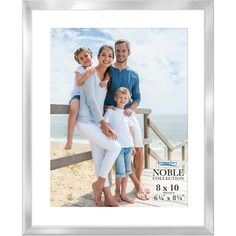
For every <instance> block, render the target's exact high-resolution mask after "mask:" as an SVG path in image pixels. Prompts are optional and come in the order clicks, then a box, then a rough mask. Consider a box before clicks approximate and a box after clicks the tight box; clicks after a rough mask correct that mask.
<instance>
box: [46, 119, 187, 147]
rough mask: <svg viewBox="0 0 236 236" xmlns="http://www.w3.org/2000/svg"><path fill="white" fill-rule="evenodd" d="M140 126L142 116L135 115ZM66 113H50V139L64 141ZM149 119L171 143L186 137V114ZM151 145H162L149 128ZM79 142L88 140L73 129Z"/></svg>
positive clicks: (141, 125)
mask: <svg viewBox="0 0 236 236" xmlns="http://www.w3.org/2000/svg"><path fill="white" fill-rule="evenodd" d="M137 118H138V121H139V124H140V127H141V129H142V132H143V116H142V115H137ZM67 119H68V116H67V115H51V130H50V131H51V141H59V142H66V135H67ZM150 119H151V120H152V121H153V122H154V123H155V125H156V126H157V128H158V129H159V130H160V131H161V132H162V134H164V135H165V137H166V138H167V139H168V140H169V141H170V143H172V144H177V143H180V142H181V141H184V140H187V139H188V116H187V115H150ZM149 133H150V138H151V139H152V145H153V146H156V147H163V143H162V142H161V140H160V139H159V138H158V137H157V136H156V135H155V134H154V133H153V132H152V131H151V130H150V132H149ZM73 141H74V142H75V143H76V142H80V143H88V141H87V140H86V139H85V138H84V137H83V136H81V135H80V134H79V132H78V131H77V130H76V129H75V131H74V140H73Z"/></svg>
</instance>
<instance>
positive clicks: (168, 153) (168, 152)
mask: <svg viewBox="0 0 236 236" xmlns="http://www.w3.org/2000/svg"><path fill="white" fill-rule="evenodd" d="M171 154H172V151H171V150H170V148H169V147H167V160H168V161H169V160H171Z"/></svg>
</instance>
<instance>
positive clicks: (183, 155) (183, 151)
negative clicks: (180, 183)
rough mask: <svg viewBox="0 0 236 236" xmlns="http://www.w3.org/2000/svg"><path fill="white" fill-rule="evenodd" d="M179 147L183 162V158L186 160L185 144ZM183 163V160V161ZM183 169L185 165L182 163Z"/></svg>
mask: <svg viewBox="0 0 236 236" xmlns="http://www.w3.org/2000/svg"><path fill="white" fill-rule="evenodd" d="M181 149H182V162H184V161H185V160H186V146H185V145H183V146H182V147H181ZM184 163H185V162H184ZM183 169H184V171H185V170H186V165H185V164H184V166H183Z"/></svg>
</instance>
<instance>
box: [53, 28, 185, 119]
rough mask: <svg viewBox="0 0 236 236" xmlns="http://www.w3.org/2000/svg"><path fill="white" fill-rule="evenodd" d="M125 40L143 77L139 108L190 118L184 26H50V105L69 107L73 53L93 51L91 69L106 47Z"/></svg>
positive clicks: (132, 62) (132, 64)
mask: <svg viewBox="0 0 236 236" xmlns="http://www.w3.org/2000/svg"><path fill="white" fill-rule="evenodd" d="M117 39H127V40H128V41H129V42H130V46H131V55H130V56H129V58H128V66H130V67H131V68H132V69H134V70H135V71H136V72H137V73H138V75H139V78H140V91H141V102H140V105H139V107H142V108H151V109H152V114H187V85H188V84H187V43H188V42H187V29H182V28H173V29H169V28H168V29H166V28H130V29H129V28H120V29H119V28H87V29H86V28H52V29H51V103H52V104H68V102H69V100H70V93H71V91H72V89H73V85H74V71H75V69H76V68H77V66H78V63H77V62H76V61H75V60H74V56H73V55H74V52H75V51H76V49H77V48H79V47H89V48H90V49H91V50H92V52H93V65H94V66H96V65H97V52H98V50H99V48H100V47H101V46H102V45H103V44H109V45H112V46H114V43H115V41H116V40H117Z"/></svg>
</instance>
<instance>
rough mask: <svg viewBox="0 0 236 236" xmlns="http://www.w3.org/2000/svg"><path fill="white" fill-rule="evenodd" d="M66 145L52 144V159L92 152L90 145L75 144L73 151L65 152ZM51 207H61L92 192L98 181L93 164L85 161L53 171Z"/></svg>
mask: <svg viewBox="0 0 236 236" xmlns="http://www.w3.org/2000/svg"><path fill="white" fill-rule="evenodd" d="M64 145H65V143H59V142H58V143H55V142H53V143H51V159H55V158H59V157H62V156H67V155H71V154H75V153H82V152H86V151H89V150H90V147H89V145H88V144H73V147H72V150H71V151H66V150H64ZM50 178H51V179H50V181H51V189H50V191H51V206H52V207H59V206H63V205H65V204H68V203H70V202H73V201H74V200H75V199H77V198H79V197H80V196H82V195H84V194H86V193H88V192H91V185H92V183H93V182H94V181H95V180H96V176H95V172H94V167H93V162H92V160H90V161H85V162H82V163H78V164H75V165H71V166H68V167H64V168H60V169H56V170H53V171H51V174H50Z"/></svg>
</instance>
